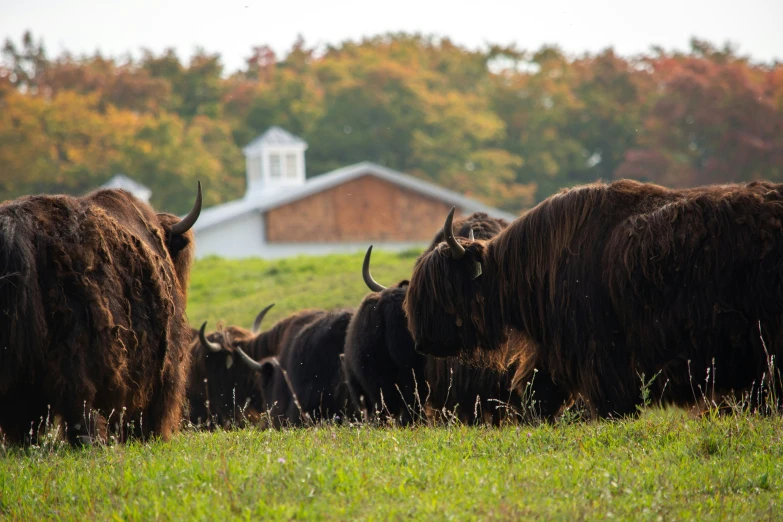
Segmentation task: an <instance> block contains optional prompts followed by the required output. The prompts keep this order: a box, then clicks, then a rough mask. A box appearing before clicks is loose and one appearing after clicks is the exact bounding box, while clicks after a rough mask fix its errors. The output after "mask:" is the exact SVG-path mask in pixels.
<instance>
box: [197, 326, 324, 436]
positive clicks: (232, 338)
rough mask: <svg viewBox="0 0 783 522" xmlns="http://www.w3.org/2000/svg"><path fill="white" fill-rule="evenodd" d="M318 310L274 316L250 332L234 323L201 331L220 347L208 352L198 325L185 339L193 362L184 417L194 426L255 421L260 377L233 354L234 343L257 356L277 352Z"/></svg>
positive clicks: (261, 410) (259, 405)
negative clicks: (265, 326) (266, 326)
mask: <svg viewBox="0 0 783 522" xmlns="http://www.w3.org/2000/svg"><path fill="white" fill-rule="evenodd" d="M321 314H323V312H321V311H319V310H303V311H300V312H297V313H295V314H293V315H291V316H288V317H286V318H285V319H283V320H281V321H279V322H278V323H277V324H275V325H274V326H273V327H272V328H270V329H269V330H267V331H265V332H261V333H258V334H253V332H251V331H250V330H247V329H245V328H242V327H239V326H229V327H227V328H224V329H219V330H218V331H216V332H212V333H210V334H208V335H207V339H208V340H209V341H210V342H213V343H217V344H220V346H221V347H222V349H223V351H221V352H214V351H212V350H210V349H209V348H208V347H206V346H203V345H202V344H201V342H200V341H199V337H198V331H197V330H196V331H195V337H194V338H193V341H192V343H191V353H192V357H193V362H192V364H191V367H190V375H189V378H188V393H187V396H188V403H189V406H190V408H189V418H190V422H191V423H192V424H193V425H196V426H202V425H203V426H207V427H209V428H213V427H215V426H222V427H223V428H228V427H230V426H231V425H232V424H236V423H242V421H243V420H244V419H247V420H249V421H250V422H256V421H257V420H258V419H259V418H260V415H261V414H262V413H264V411H265V409H266V408H265V405H264V402H263V398H262V394H261V385H262V381H261V377H260V376H259V374H258V372H257V371H255V370H253V369H251V368H248V366H247V365H246V364H245V363H244V359H243V358H242V357H240V356H238V355H236V353H235V350H236V348H237V347H239V348H241V349H242V351H244V352H245V353H246V354H248V355H249V356H250V357H252V358H253V359H255V360H257V361H260V360H262V359H264V358H266V357H271V356H275V355H278V354H280V352H281V351H282V350H283V347H284V346H287V345H289V344H290V343H291V341H292V340H293V339H294V338H295V337H296V335H297V334H298V333H299V332H300V331H301V330H302V328H304V327H305V326H306V325H307V324H308V323H310V322H311V321H313V320H314V319H316V318H317V317H319V316H320V315H321Z"/></svg>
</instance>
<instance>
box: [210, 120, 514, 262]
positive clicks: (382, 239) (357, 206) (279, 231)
mask: <svg viewBox="0 0 783 522" xmlns="http://www.w3.org/2000/svg"><path fill="white" fill-rule="evenodd" d="M306 150H307V143H305V141H304V140H302V139H301V138H299V137H297V136H294V135H292V134H291V133H289V132H287V131H285V130H284V129H281V128H280V127H271V128H270V129H268V130H267V131H266V132H264V133H263V134H262V135H260V136H259V137H258V138H256V139H255V140H253V141H252V142H251V143H250V144H248V145H247V147H245V149H244V154H245V159H246V176H247V190H246V194H245V197H244V198H242V199H240V200H237V201H231V202H228V203H224V204H221V205H217V206H214V207H211V208H208V209H204V210H203V211H202V213H201V216H200V217H199V220H198V221H197V222H196V225H195V226H194V230H195V233H196V256H197V257H204V256H208V255H219V256H222V257H227V258H243V257H262V258H280V257H288V256H294V255H300V254H307V255H318V254H328V253H332V252H346V251H355V250H364V249H366V248H367V245H368V244H370V243H373V244H375V245H377V247H378V248H383V249H387V250H403V249H406V248H411V247H420V246H424V245H426V244H427V243H429V241H430V240H431V239H432V236H433V233H434V232H435V231H436V230H437V229H438V228H439V227H442V226H443V216H445V215H446V214H447V213H448V211H449V209H450V208H451V207H452V206H456V207H457V211H458V214H469V213H472V212H486V213H487V214H489V215H490V216H494V217H501V218H505V219H509V220H513V219H515V218H516V216H514V215H512V214H509V213H507V212H504V211H502V210H499V209H496V208H492V207H488V206H486V205H484V204H482V203H480V202H478V201H476V200H473V199H470V198H466V197H465V196H463V195H462V194H458V193H456V192H453V191H450V190H447V189H445V188H443V187H439V186H437V185H434V184H432V183H428V182H425V181H422V180H420V179H417V178H414V177H412V176H409V175H406V174H403V173H401V172H397V171H395V170H392V169H389V168H386V167H383V166H381V165H376V164H374V163H370V162H362V163H357V164H355V165H348V166H346V167H342V168H339V169H337V170H333V171H331V172H327V173H325V174H321V175H318V176H313V177H311V178H307V177H306V176H305V151H306Z"/></svg>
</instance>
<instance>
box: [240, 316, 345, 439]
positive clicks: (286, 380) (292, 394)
mask: <svg viewBox="0 0 783 522" xmlns="http://www.w3.org/2000/svg"><path fill="white" fill-rule="evenodd" d="M352 315H353V312H351V311H348V310H342V311H335V312H321V313H320V314H319V315H318V316H317V317H316V318H315V319H314V320H313V321H311V322H310V323H308V324H307V325H306V326H305V327H304V328H302V330H301V331H300V332H299V333H298V334H297V335H296V337H295V338H294V339H293V341H292V342H291V343H289V344H288V345H286V346H284V347H283V349H282V351H281V352H280V355H278V356H277V357H267V358H265V359H262V360H260V361H256V360H255V359H253V358H251V357H250V356H248V355H246V354H245V353H244V351H243V350H242V349H241V348H237V350H236V351H237V353H238V355H239V357H240V358H242V359H243V360H244V362H245V363H246V364H247V365H248V366H249V367H252V368H254V369H255V370H256V371H257V372H258V373H259V374H260V376H261V382H262V390H263V397H264V408H265V410H266V411H268V412H269V413H270V418H271V421H272V424H273V425H274V426H275V427H281V426H301V425H302V424H305V423H306V422H309V421H312V422H315V421H319V420H329V419H335V418H339V419H341V418H343V417H345V416H348V417H350V416H352V415H353V414H354V412H353V411H352V409H351V404H350V400H349V395H348V389H347V387H346V386H345V383H344V379H343V376H342V371H341V364H340V361H341V356H342V353H343V347H344V345H345V332H346V330H347V329H348V323H349V322H350V320H351V316H352ZM303 416H304V418H303Z"/></svg>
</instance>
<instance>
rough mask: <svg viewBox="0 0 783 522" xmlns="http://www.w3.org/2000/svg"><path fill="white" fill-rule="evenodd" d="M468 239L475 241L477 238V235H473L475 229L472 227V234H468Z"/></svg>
mask: <svg viewBox="0 0 783 522" xmlns="http://www.w3.org/2000/svg"><path fill="white" fill-rule="evenodd" d="M468 239H470V240H471V241H475V240H476V236H474V235H473V229H472V228H471V229H470V234H468Z"/></svg>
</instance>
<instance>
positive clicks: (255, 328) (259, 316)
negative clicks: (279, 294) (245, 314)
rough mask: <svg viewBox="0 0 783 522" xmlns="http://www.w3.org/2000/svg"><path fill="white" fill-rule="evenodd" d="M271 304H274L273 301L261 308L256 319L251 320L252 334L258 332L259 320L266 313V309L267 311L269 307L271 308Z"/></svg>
mask: <svg viewBox="0 0 783 522" xmlns="http://www.w3.org/2000/svg"><path fill="white" fill-rule="evenodd" d="M273 306H275V303H272V304H271V305H269V306H267V307H266V308H264V309H263V310H261V311H260V312H258V315H257V316H256V320H255V321H253V333H254V334H255V333H258V332H259V331H260V330H261V321H263V320H264V316H265V315H266V313H267V312H268V311H269V310H270V309H271V308H272V307H273Z"/></svg>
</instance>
